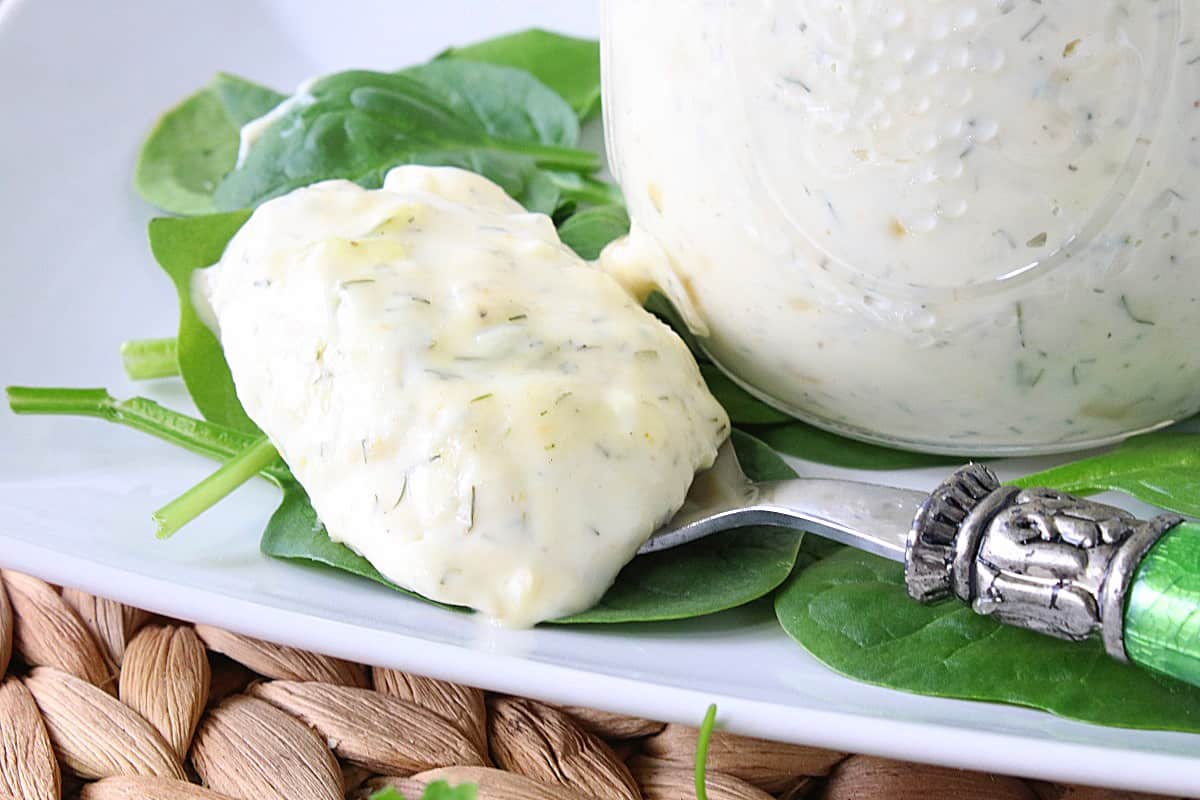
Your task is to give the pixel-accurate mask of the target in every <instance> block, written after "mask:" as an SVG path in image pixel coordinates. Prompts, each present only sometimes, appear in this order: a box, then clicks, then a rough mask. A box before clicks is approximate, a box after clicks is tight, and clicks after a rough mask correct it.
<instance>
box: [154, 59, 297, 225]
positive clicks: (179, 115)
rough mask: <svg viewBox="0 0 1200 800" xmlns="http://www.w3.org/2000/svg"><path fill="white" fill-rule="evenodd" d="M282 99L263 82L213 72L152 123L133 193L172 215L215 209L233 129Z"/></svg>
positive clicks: (233, 148) (233, 156) (229, 161)
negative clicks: (181, 100) (193, 91)
mask: <svg viewBox="0 0 1200 800" xmlns="http://www.w3.org/2000/svg"><path fill="white" fill-rule="evenodd" d="M283 99H284V96H283V95H281V94H279V93H278V92H276V91H274V90H272V89H268V88H266V87H265V86H259V85H258V84H255V83H251V82H250V81H247V80H244V79H242V78H239V77H237V76H235V75H227V74H225V73H218V74H217V75H216V77H214V78H213V79H212V80H211V81H209V83H208V85H206V86H205V87H204V88H202V89H201V90H200V91H198V92H196V93H195V94H193V95H191V96H190V97H188V98H186V99H185V100H184V101H183V102H181V103H180V104H179V105H177V106H175V107H174V108H172V109H170V110H169V111H167V112H166V113H165V114H163V115H162V116H161V117H160V118H159V120H158V122H157V123H155V126H154V129H153V130H151V131H150V134H149V136H147V137H146V141H145V142H144V143H143V144H142V149H141V152H140V153H139V154H138V160H137V166H136V167H135V168H134V178H133V182H134V187H135V188H136V189H137V191H138V194H140V195H141V196H142V198H143V199H145V200H146V202H148V203H150V204H151V205H154V206H157V207H158V208H161V209H162V210H163V211H168V212H170V213H172V214H207V213H211V212H213V211H216V206H214V205H213V200H212V195H213V192H214V191H215V190H216V188H217V184H218V183H219V182H220V181H221V178H223V177H225V174H226V173H227V172H229V170H231V169H233V165H234V163H235V162H236V161H237V152H238V143H239V138H238V130H239V129H240V128H241V126H242V125H243V124H245V123H246V122H248V121H250V120H252V119H254V118H255V117H259V116H262V115H263V114H265V113H266V112H267V111H269V110H270V109H272V108H274V107H275V106H276V105H278V104H279V103H280V102H281V101H282V100H283Z"/></svg>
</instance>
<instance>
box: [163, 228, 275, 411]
mask: <svg viewBox="0 0 1200 800" xmlns="http://www.w3.org/2000/svg"><path fill="white" fill-rule="evenodd" d="M249 216H250V212H249V211H234V212H232V213H229V214H210V215H207V216H203V217H191V218H180V219H172V218H168V217H161V218H159V219H154V220H151V221H150V250H151V252H153V253H154V258H155V260H156V261H158V263H159V266H161V267H162V268H163V271H165V272H166V273H167V275H168V276H169V277H170V278H171V282H172V283H173V284H175V292H176V294H177V295H178V297H179V335H178V338H177V343H176V351H177V357H178V360H179V373H180V375H182V376H183V382H184V385H185V386H187V390H188V394H190V395H191V397H192V400H193V401H194V402H195V403H196V407H197V408H198V409H200V413H201V414H203V415H204V418H205V419H207V420H211V421H212V422H217V423H220V424H222V425H225V426H227V427H230V428H235V429H237V430H240V431H247V432H250V433H260V431H259V430H258V426H256V425H255V424H254V423H253V422H251V421H250V418H249V417H248V416H246V412H245V410H243V409H242V404H241V402H239V401H238V398H237V392H236V391H235V390H234V386H233V376H232V375H231V374H230V373H229V365H228V364H226V363H225V354H224V352H223V351H222V350H221V343H220V342H219V341H217V337H216V336H214V335H213V332H212V331H210V330H209V329H208V326H206V325H205V324H204V323H203V322H202V321H201V320H200V317H199V315H197V313H196V309H195V307H194V306H193V305H192V293H191V286H192V273H193V272H195V271H196V270H198V269H201V268H203V267H207V266H209V265H211V264H215V263H216V262H217V261H218V260H220V258H221V253H223V252H224V251H225V245H226V244H227V243H228V242H229V240H230V239H231V238H233V235H234V234H235V233H237V231H238V229H239V228H241V227H242V225H243V224H245V222H246V220H247V219H248V218H249Z"/></svg>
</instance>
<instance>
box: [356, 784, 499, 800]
mask: <svg viewBox="0 0 1200 800" xmlns="http://www.w3.org/2000/svg"><path fill="white" fill-rule="evenodd" d="M477 795H478V792H477V790H476V787H475V785H474V784H471V783H465V784H463V785H461V786H455V787H453V788H451V787H450V784H448V783H446V782H445V781H434V782H433V783H431V784H429V785H428V786H426V787H425V792H424V793H423V794H422V795H421V798H420V800H475V798H476V796H477ZM370 800H406V798H405V797H404V795H402V794H400V792H398V791H397V790H396V788H395V787H394V786H388V787H386V788H384V789H380V790H379V791H378V792H375V793H374V794H373V795H371V797H370Z"/></svg>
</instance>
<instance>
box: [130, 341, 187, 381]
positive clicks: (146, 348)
mask: <svg viewBox="0 0 1200 800" xmlns="http://www.w3.org/2000/svg"><path fill="white" fill-rule="evenodd" d="M121 363H122V364H123V365H124V367H125V374H126V375H128V376H129V379H130V380H132V381H145V380H150V379H152V378H170V377H173V376H175V375H178V374H179V360H178V358H177V351H176V344H175V339H174V338H171V339H133V340H131V341H128V342H125V343H124V344H122V345H121Z"/></svg>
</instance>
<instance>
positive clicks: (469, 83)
mask: <svg viewBox="0 0 1200 800" xmlns="http://www.w3.org/2000/svg"><path fill="white" fill-rule="evenodd" d="M400 74H401V75H405V76H407V77H410V78H413V79H415V80H416V81H418V82H419V83H421V84H422V85H423V86H425V88H427V89H429V90H430V91H432V92H433V93H434V94H436V95H437V96H438V97H439V98H440V99H441V100H442V101H443V102H444V103H446V105H448V106H449V107H450V108H452V109H454V110H455V111H456V112H458V113H459V114H462V115H464V116H468V117H472V118H473V119H474V120H475V121H476V122H477V123H478V124H479V126H480V127H481V128H483V129H484V130H485V131H486V132H487V133H488V134H489V135H490V136H496V137H499V138H502V139H515V140H517V141H522V142H541V143H542V144H550V145H560V146H562V147H574V146H575V145H577V144H578V143H579V120H578V119H577V118H576V117H575V114H574V112H572V111H571V107H570V106H568V105H567V104H566V103H565V102H564V101H563V99H562V98H561V97H559V96H558V95H557V94H555V93H554V92H553V91H551V90H550V89H547V88H546V86H545V85H544V84H542V83H541V82H539V81H538V80H537V79H536V78H534V77H533V76H532V75H530V74H529V73H528V72H526V71H525V70H521V69H513V68H512V67H498V66H495V65H492V64H480V63H476V62H473V61H431V62H429V63H428V64H421V65H419V66H416V67H409V68H408V69H405V70H401V71H400Z"/></svg>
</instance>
